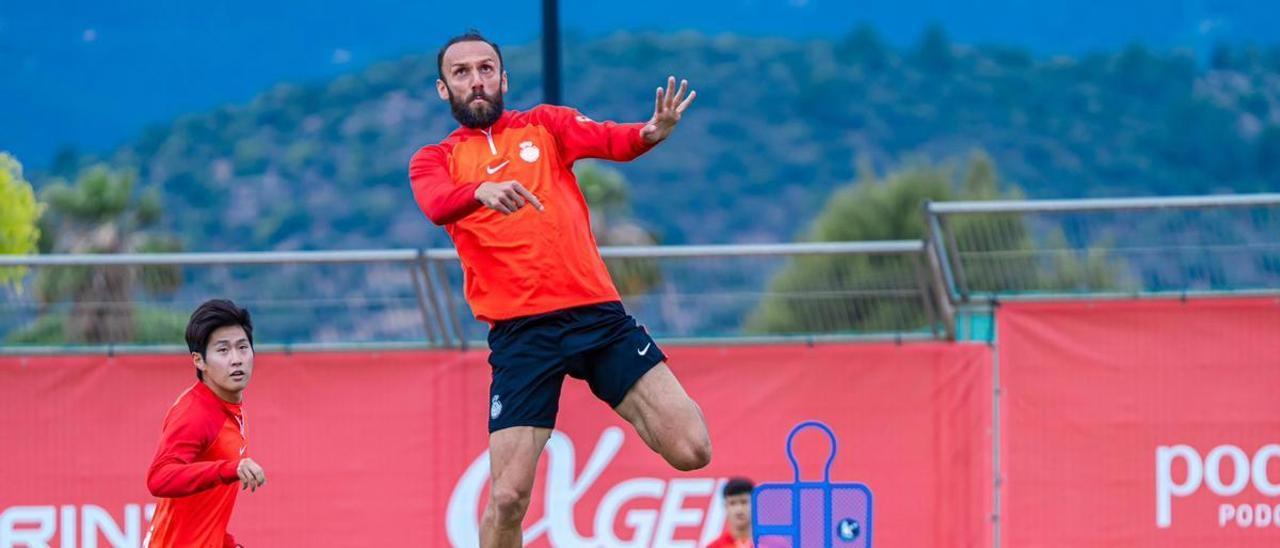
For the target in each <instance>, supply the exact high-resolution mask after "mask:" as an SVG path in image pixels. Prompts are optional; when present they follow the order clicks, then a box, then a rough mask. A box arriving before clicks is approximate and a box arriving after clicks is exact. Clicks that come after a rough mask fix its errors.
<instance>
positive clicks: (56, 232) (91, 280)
mask: <svg viewBox="0 0 1280 548" xmlns="http://www.w3.org/2000/svg"><path fill="white" fill-rule="evenodd" d="M135 180H136V177H135V175H134V174H133V172H131V171H114V170H112V169H111V168H109V167H107V166H105V165H96V166H93V167H91V168H89V169H87V170H85V171H83V172H81V173H80V175H79V177H77V179H76V182H75V184H74V185H68V184H67V183H65V182H63V181H58V182H55V183H53V184H52V185H50V186H49V187H48V188H46V189H45V191H44V192H43V193H42V196H43V198H44V201H45V202H46V203H47V204H48V205H49V213H50V215H49V222H48V224H47V225H46V226H47V227H48V228H49V229H50V230H51V232H52V234H53V238H54V244H53V251H55V252H59V253H75V254H95V253H155V252H169V251H178V250H180V249H181V245H180V244H179V243H178V241H177V240H176V239H175V238H174V237H172V236H169V235H166V234H164V233H162V232H159V231H156V230H155V229H156V227H157V226H158V224H159V221H160V217H161V212H162V210H161V204H160V196H159V194H158V193H157V192H156V191H155V189H154V188H152V189H148V190H146V191H144V192H142V193H135V192H134V185H135ZM181 281H182V278H181V272H180V270H179V269H178V268H177V267H164V266H160V267H154V266H147V267H132V266H101V267H63V268H46V269H43V270H41V272H40V275H39V276H38V278H37V280H36V292H37V293H36V296H37V298H38V299H39V300H40V302H41V304H42V306H41V308H42V312H48V311H49V308H50V307H51V306H52V305H54V304H56V303H61V302H66V301H71V303H72V304H71V311H70V315H69V316H68V317H67V318H66V322H65V325H63V326H62V330H61V331H62V334H63V338H64V339H65V340H64V341H63V342H68V343H89V344H102V343H123V342H132V341H134V340H135V325H136V318H135V299H134V296H135V292H136V291H138V290H139V289H141V290H143V291H146V292H149V293H153V294H163V293H171V292H173V291H175V290H176V289H177V288H178V286H179V285H180V284H181Z"/></svg>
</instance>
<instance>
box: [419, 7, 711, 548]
mask: <svg viewBox="0 0 1280 548" xmlns="http://www.w3.org/2000/svg"><path fill="white" fill-rule="evenodd" d="M437 65H438V69H439V74H440V79H439V80H438V81H437V82H436V90H437V92H438V93H439V95H440V99H442V100H445V101H448V102H449V104H450V106H451V107H452V110H453V115H454V118H456V119H457V120H458V122H459V123H460V124H461V125H462V127H461V128H459V129H457V130H456V131H454V132H453V133H451V134H450V135H449V136H448V137H447V138H446V139H445V140H444V141H442V142H440V143H439V144H435V145H428V146H425V147H423V148H422V149H421V150H419V151H418V152H417V153H416V154H414V156H413V159H412V160H411V161H410V164H409V178H410V182H411V184H412V186H413V194H414V198H415V199H416V200H417V202H418V206H419V207H420V208H421V209H422V211H423V213H425V214H426V216H427V217H428V218H430V219H431V221H432V222H433V223H435V224H438V225H442V226H444V228H445V230H446V231H447V232H448V233H449V236H450V237H451V238H452V239H453V243H454V246H455V247H456V248H457V250H458V255H459V257H460V258H461V260H462V268H463V274H464V280H465V281H464V292H465V294H466V298H467V302H468V304H470V305H471V309H472V311H473V312H474V313H475V314H476V317H477V318H479V319H481V320H485V321H487V322H489V323H490V324H491V326H492V328H491V329H490V331H489V349H490V355H489V363H490V365H491V366H492V368H493V381H492V383H491V385H490V393H489V401H488V402H487V403H488V407H489V457H490V463H491V477H492V480H491V481H492V484H491V488H490V495H489V502H488V505H487V506H486V508H485V512H484V518H483V520H482V521H481V531H480V540H481V545H482V546H485V547H495V546H519V545H520V542H521V531H520V524H521V521H522V520H523V519H524V514H525V511H526V510H527V509H528V504H529V496H530V493H531V491H532V489H533V479H534V478H533V476H534V469H535V467H536V465H537V462H538V456H539V455H540V454H541V452H542V448H543V446H544V445H545V444H546V442H547V439H548V438H549V437H550V435H551V429H552V428H553V427H554V426H555V420H556V414H557V412H558V411H559V399H560V386H561V384H562V383H563V381H564V377H565V376H566V375H569V376H572V377H575V378H579V379H584V380H586V381H587V383H588V385H589V386H590V387H591V391H592V392H593V393H594V394H595V395H596V396H597V397H599V398H600V399H601V400H603V401H604V402H605V403H607V404H608V405H609V406H610V407H611V408H613V409H614V410H615V411H616V412H617V413H618V414H619V415H621V416H622V417H623V418H624V419H626V420H627V421H628V422H630V423H631V424H632V425H634V426H635V429H636V432H637V433H639V435H640V437H641V438H642V439H643V440H644V441H645V443H647V444H648V445H649V447H650V448H652V449H653V450H654V451H656V452H657V453H659V454H660V455H662V457H663V458H664V459H666V461H667V462H668V463H670V464H671V465H672V466H673V467H675V468H677V469H679V470H694V469H697V468H701V467H703V466H706V464H707V463H708V462H709V461H710V460H711V440H710V437H709V436H708V434H707V427H706V423H705V422H704V420H703V418H702V413H701V411H700V410H699V409H698V406H697V404H695V403H694V402H693V400H692V399H690V398H689V396H688V395H687V394H686V393H685V391H684V388H682V387H681V386H680V383H679V382H678V381H677V380H676V377H675V375H673V374H672V373H671V370H670V369H669V368H668V367H667V365H666V355H665V354H663V352H662V350H661V349H660V348H658V345H657V344H656V343H655V342H654V341H653V339H652V338H650V337H649V335H648V333H646V332H645V331H644V329H642V328H641V327H640V326H639V325H638V324H637V323H636V321H635V319H634V318H632V317H631V316H629V315H627V313H626V311H625V310H624V309H623V307H622V303H621V302H620V301H621V298H620V296H619V294H618V290H617V289H616V288H615V287H614V284H613V280H612V279H611V278H610V277H609V271H608V269H606V268H605V264H604V261H603V260H602V259H601V258H600V252H599V251H598V250H597V246H596V241H595V237H594V236H593V235H592V233H591V226H590V221H589V213H588V211H587V203H586V200H585V199H584V198H583V196H582V192H581V191H580V190H579V189H578V182H577V179H576V178H575V177H574V175H573V164H574V162H575V161H577V160H579V159H582V158H601V159H606V160H614V161H627V160H631V159H633V158H636V157H637V156H640V155H641V154H644V153H645V152H646V151H648V150H649V149H651V148H652V147H653V146H654V145H657V144H658V143H660V142H662V141H663V140H664V139H666V138H667V136H668V135H670V134H671V132H672V130H674V129H675V127H676V124H677V123H678V122H679V121H680V117H681V114H682V113H683V112H684V111H685V109H686V108H688V107H689V105H690V104H691V103H692V102H693V99H694V96H695V93H693V92H689V93H688V94H687V95H686V90H687V89H688V84H687V83H686V82H680V85H679V87H678V88H677V87H676V81H675V78H674V77H672V78H670V79H668V81H667V85H666V87H665V88H658V89H657V92H656V97H655V99H654V112H653V116H652V117H651V118H650V119H649V121H648V122H645V123H639V124H616V123H613V122H603V123H602V122H596V121H594V120H592V119H590V118H588V117H586V116H584V115H583V114H581V113H579V112H577V111H576V110H573V109H570V108H565V107H559V106H549V105H542V106H538V107H535V108H533V109H531V110H528V111H523V112H521V111H515V110H504V108H503V93H505V92H506V91H507V73H506V72H505V71H503V65H502V53H501V50H500V49H499V48H498V46H497V45H496V44H494V43H492V42H490V41H488V40H486V39H485V38H484V37H482V36H480V35H479V34H477V33H474V32H472V33H468V34H465V35H462V36H458V37H456V38H453V39H451V40H449V42H448V43H446V44H445V45H444V47H442V48H441V49H440V52H439V54H438V56H437ZM578 412H587V411H585V410H578Z"/></svg>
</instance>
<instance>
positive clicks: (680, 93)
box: [671, 80, 689, 107]
mask: <svg viewBox="0 0 1280 548" xmlns="http://www.w3.org/2000/svg"><path fill="white" fill-rule="evenodd" d="M686 91H689V81H688V80H681V81H680V89H677V90H676V94H675V95H672V96H671V106H673V107H674V106H676V105H677V104H679V103H680V99H682V98H683V97H684V93H685V92H686Z"/></svg>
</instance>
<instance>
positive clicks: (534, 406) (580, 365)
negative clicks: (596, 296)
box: [489, 302, 667, 432]
mask: <svg viewBox="0 0 1280 548" xmlns="http://www.w3.org/2000/svg"><path fill="white" fill-rule="evenodd" d="M489 351H490V352H489V365H491V366H493V382H492V383H490V385H489V432H496V431H498V430H502V429H503V428H510V427H512V426H538V427H542V428H554V427H555V424H556V413H557V412H558V411H559V409H560V385H561V384H562V383H563V382H564V376H565V375H566V374H567V375H569V376H571V377H573V378H575V379H583V380H586V381H587V384H588V385H589V386H590V387H591V392H592V393H594V394H595V395H596V397H597V398H600V399H601V400H602V401H604V402H605V403H607V404H609V407H617V406H618V404H621V403H622V398H623V397H625V396H626V395H627V391H628V390H631V387H632V386H634V385H635V384H636V381H638V380H640V377H641V376H643V375H644V374H645V373H647V372H648V371H649V370H650V369H652V368H653V366H655V365H657V364H658V363H660V362H662V361H663V360H665V359H666V358H667V357H666V355H665V354H663V353H662V350H661V349H659V348H658V345H657V343H655V342H654V341H653V338H652V337H650V336H649V334H648V333H647V332H645V330H644V328H642V327H640V326H639V325H638V324H636V320H635V318H632V317H631V316H628V315H627V312H626V310H624V309H623V308H622V303H618V302H610V303H602V304H594V305H589V306H582V307H577V308H569V309H566V310H557V311H555V312H548V313H546V314H538V315H536V316H527V317H524V318H515V319H511V320H504V321H500V322H497V323H496V324H494V326H493V329H491V330H490V331H489Z"/></svg>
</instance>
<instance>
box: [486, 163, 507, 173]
mask: <svg viewBox="0 0 1280 548" xmlns="http://www.w3.org/2000/svg"><path fill="white" fill-rule="evenodd" d="M509 163H511V160H507V161H505V162H502V163H501V164H498V165H496V166H494V167H485V168H484V170H485V171H488V172H489V175H493V174H494V173H497V172H499V171H502V168H504V167H507V164H509Z"/></svg>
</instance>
